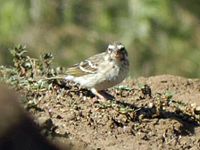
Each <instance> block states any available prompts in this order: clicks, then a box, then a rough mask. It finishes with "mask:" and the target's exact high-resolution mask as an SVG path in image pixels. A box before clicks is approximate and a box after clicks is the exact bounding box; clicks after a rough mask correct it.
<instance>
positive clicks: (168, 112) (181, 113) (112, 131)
mask: <svg viewBox="0 0 200 150" xmlns="http://www.w3.org/2000/svg"><path fill="white" fill-rule="evenodd" d="M107 93H109V94H111V95H112V96H114V97H115V100H111V101H108V102H104V103H101V102H96V100H97V99H96V97H94V96H93V95H92V94H91V93H90V92H88V91H86V90H82V91H79V90H78V89H76V88H71V89H68V88H61V87H60V86H54V89H53V90H49V91H48V93H46V94H44V95H42V94H40V95H39V96H38V97H39V98H37V97H35V98H34V99H33V100H34V101H36V103H37V105H36V106H34V107H32V106H31V105H27V110H28V111H29V112H31V114H32V115H33V117H34V119H35V121H36V122H38V124H39V125H40V126H41V128H42V129H43V130H42V133H43V134H44V135H45V136H47V137H48V138H49V139H50V140H53V141H54V142H59V143H67V144H70V145H71V146H72V148H73V149H96V150H122V149H123V150H133V149H136V150H140V149H142V150H151V149H192V150H196V149H200V136H199V135H200V126H199V123H200V115H199V114H200V107H199V106H200V80H197V79H186V78H182V77H177V76H172V75H161V76H154V77H149V78H143V77H140V78H137V79H135V80H133V81H132V80H126V81H124V82H123V83H121V84H120V86H117V87H114V88H112V89H109V90H108V91H107ZM28 94H29V93H24V95H26V96H30V97H31V96H32V95H28ZM22 97H23V94H22Z"/></svg>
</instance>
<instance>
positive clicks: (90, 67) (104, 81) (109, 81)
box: [65, 42, 129, 101]
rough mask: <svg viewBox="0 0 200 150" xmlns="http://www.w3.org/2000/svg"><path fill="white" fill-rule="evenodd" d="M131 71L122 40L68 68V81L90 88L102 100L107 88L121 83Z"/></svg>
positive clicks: (66, 77)
mask: <svg viewBox="0 0 200 150" xmlns="http://www.w3.org/2000/svg"><path fill="white" fill-rule="evenodd" d="M128 72H129V59H128V52H127V50H126V48H125V46H124V45H123V44H122V43H120V42H113V43H111V44H109V45H108V47H107V49H106V51H104V52H102V53H99V54H96V55H93V56H91V57H89V58H87V59H85V60H83V61H81V62H80V63H77V64H75V65H73V66H71V67H69V68H68V69H67V70H66V76H65V80H66V81H73V82H75V83H77V84H79V85H80V87H81V88H86V89H89V90H90V91H91V92H92V93H93V94H94V95H96V96H97V97H98V98H100V100H103V101H104V100H106V99H107V98H106V97H105V96H103V95H102V94H101V92H102V91H104V90H105V89H108V88H111V87H113V86H115V85H117V84H119V83H121V82H122V81H123V80H124V79H125V78H126V76H127V74H128Z"/></svg>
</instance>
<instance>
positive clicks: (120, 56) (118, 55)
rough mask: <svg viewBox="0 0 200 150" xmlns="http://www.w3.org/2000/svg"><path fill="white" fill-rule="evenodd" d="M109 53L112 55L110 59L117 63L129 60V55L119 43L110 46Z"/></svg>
mask: <svg viewBox="0 0 200 150" xmlns="http://www.w3.org/2000/svg"><path fill="white" fill-rule="evenodd" d="M107 53H108V54H109V55H110V58H111V59H113V60H116V61H124V60H128V53H127V51H126V48H125V46H124V45H123V44H121V43H119V42H114V43H113V44H109V45H108V48H107Z"/></svg>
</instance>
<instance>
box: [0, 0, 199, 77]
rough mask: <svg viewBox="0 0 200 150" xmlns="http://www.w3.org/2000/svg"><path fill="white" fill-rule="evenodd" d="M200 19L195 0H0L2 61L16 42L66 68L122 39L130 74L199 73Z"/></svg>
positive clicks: (8, 62) (7, 62)
mask: <svg viewBox="0 0 200 150" xmlns="http://www.w3.org/2000/svg"><path fill="white" fill-rule="evenodd" d="M199 19H200V1H197V0H190V1H188V0H182V1H175V0H109V1H104V2H102V1H100V0H0V52H1V55H0V64H2V65H8V66H9V65H11V62H12V60H11V56H10V55H9V48H13V47H14V46H15V45H16V44H25V45H26V46H27V48H28V51H29V54H30V55H31V56H33V57H37V58H39V55H41V54H43V53H45V52H52V53H53V55H54V58H55V61H54V64H55V65H60V66H63V67H67V66H70V65H72V64H74V63H76V62H78V61H80V60H82V59H84V58H87V57H89V56H91V55H93V54H95V53H99V52H102V51H104V50H105V49H106V47H107V45H108V44H109V43H110V42H113V41H121V42H122V43H123V44H124V45H125V46H126V47H127V49H128V52H129V57H130V61H131V71H130V75H131V76H132V77H138V76H152V75H158V74H174V75H181V76H186V77H192V78H194V77H199V76H200V61H199V60H200V20H199Z"/></svg>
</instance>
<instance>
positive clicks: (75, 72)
mask: <svg viewBox="0 0 200 150" xmlns="http://www.w3.org/2000/svg"><path fill="white" fill-rule="evenodd" d="M104 55H105V52H104V53H100V54H97V55H94V56H92V57H89V58H88V59H86V60H84V61H82V62H80V63H79V64H75V65H74V66H72V67H70V68H68V69H67V71H66V74H67V75H71V76H75V77H80V76H83V75H87V74H94V73H96V72H97V70H98V65H99V63H101V62H102V61H103V60H104Z"/></svg>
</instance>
